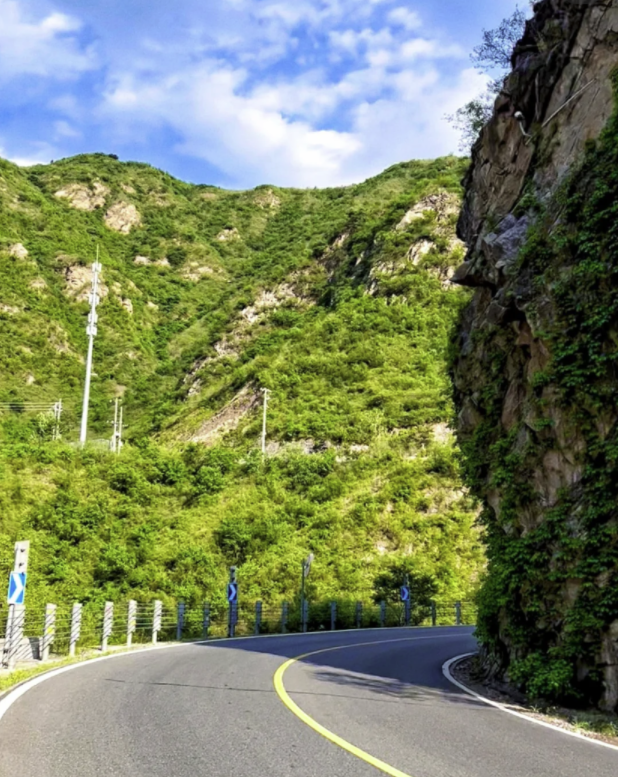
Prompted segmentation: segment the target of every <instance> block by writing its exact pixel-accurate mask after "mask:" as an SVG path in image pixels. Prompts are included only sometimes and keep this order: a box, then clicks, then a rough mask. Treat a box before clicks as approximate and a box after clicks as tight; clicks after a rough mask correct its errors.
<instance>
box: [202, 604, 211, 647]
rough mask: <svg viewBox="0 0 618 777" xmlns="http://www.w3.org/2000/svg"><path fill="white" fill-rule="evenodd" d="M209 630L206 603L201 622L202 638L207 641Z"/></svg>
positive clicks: (208, 612) (208, 606)
mask: <svg viewBox="0 0 618 777" xmlns="http://www.w3.org/2000/svg"><path fill="white" fill-rule="evenodd" d="M209 630H210V605H209V604H208V603H206V604H205V605H204V620H203V621H202V637H203V638H204V639H208V632H209Z"/></svg>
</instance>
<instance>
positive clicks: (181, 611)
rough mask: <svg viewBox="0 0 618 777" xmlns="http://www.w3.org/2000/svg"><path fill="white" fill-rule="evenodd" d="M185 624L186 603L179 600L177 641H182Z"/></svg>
mask: <svg viewBox="0 0 618 777" xmlns="http://www.w3.org/2000/svg"><path fill="white" fill-rule="evenodd" d="M184 625H185V603H184V602H178V608H177V619H176V641H177V642H180V640H181V639H182V630H183V627H184Z"/></svg>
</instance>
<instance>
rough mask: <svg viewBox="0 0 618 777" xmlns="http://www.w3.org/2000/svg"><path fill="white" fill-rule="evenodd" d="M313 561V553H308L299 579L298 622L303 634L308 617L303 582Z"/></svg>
mask: <svg viewBox="0 0 618 777" xmlns="http://www.w3.org/2000/svg"><path fill="white" fill-rule="evenodd" d="M313 559H314V555H313V553H310V554H309V555H308V556H307V558H306V559H303V565H302V576H301V579H300V621H301V631H302V632H303V634H304V633H305V632H306V631H307V620H308V617H309V607H308V602H306V601H305V580H306V579H307V577H308V576H309V570H310V569H311V564H312V563H313Z"/></svg>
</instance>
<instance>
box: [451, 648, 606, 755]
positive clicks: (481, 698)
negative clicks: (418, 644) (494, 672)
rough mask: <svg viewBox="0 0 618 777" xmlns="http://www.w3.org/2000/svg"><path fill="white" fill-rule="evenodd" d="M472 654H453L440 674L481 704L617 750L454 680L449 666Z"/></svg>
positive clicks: (472, 654)
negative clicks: (514, 708) (507, 704)
mask: <svg viewBox="0 0 618 777" xmlns="http://www.w3.org/2000/svg"><path fill="white" fill-rule="evenodd" d="M474 655H476V653H463V654H462V655H461V656H455V658H451V659H449V660H448V661H446V662H445V663H444V664H443V665H442V674H443V675H444V676H445V677H446V679H447V680H448V681H449V682H450V683H453V685H456V686H457V687H458V688H459V689H460V690H462V691H463V692H464V693H467V694H468V696H472V697H474V698H475V699H477V700H478V701H480V702H483V704H489V705H490V706H491V707H496V708H497V709H499V710H502V712H508V713H509V715H515V717H516V718H522V720H527V721H528V723H536V724H537V726H543V727H544V728H550V729H552V730H553V731H557V732H558V733H559V734H566V735H567V736H570V737H575V738H576V739H582V740H583V741H584V742H589V743H590V744H592V745H600V746H601V747H607V748H609V749H610V750H616V751H618V745H611V744H610V743H609V742H602V741H601V740H600V739H592V738H591V737H587V736H585V734H579V733H578V732H577V731H570V730H569V729H566V728H560V726H555V725H554V724H553V723H547V722H546V721H544V720H538V719H537V718H533V717H530V716H529V715H525V714H524V713H523V712H517V711H516V710H512V709H510V708H509V707H507V706H506V705H505V704H501V703H500V702H499V701H493V700H492V699H487V698H486V697H485V696H481V694H480V693H476V691H473V690H472V689H471V688H468V687H467V686H466V685H464V684H463V683H460V682H459V680H456V679H455V678H454V677H453V675H452V673H451V667H452V666H453V664H456V663H457V662H458V661H461V660H462V659H464V658H469V657H470V656H474Z"/></svg>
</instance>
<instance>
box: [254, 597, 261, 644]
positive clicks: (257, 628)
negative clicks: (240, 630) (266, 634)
mask: <svg viewBox="0 0 618 777" xmlns="http://www.w3.org/2000/svg"><path fill="white" fill-rule="evenodd" d="M261 628H262V602H256V603H255V629H254V634H255V635H256V636H258V635H259V633H260V631H261Z"/></svg>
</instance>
